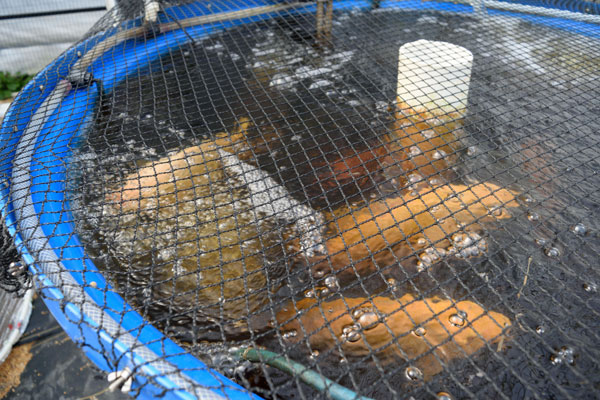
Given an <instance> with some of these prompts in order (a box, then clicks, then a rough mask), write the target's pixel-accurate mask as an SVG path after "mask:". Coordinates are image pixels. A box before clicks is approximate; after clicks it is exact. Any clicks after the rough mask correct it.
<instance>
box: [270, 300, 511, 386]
mask: <svg viewBox="0 0 600 400" xmlns="http://www.w3.org/2000/svg"><path fill="white" fill-rule="evenodd" d="M277 322H278V324H280V325H281V330H282V332H283V333H284V337H285V338H287V339H286V340H289V341H292V342H295V343H298V342H300V343H305V342H306V340H308V343H309V344H310V347H311V349H312V350H318V351H321V352H323V351H332V352H333V353H334V354H337V355H338V356H341V355H343V356H345V357H347V358H363V357H369V356H370V355H376V357H377V358H378V359H379V360H380V361H381V362H383V363H384V364H385V363H392V362H397V361H398V360H402V359H403V360H406V361H409V362H410V363H411V364H413V365H416V366H417V367H418V368H420V369H421V371H422V372H423V374H424V378H425V379H429V378H431V377H432V376H433V375H435V374H437V373H439V372H440V371H442V369H443V368H444V366H445V365H446V364H447V363H448V362H450V361H451V360H452V359H455V358H460V357H466V356H469V355H471V354H473V353H475V352H476V351H478V350H479V349H481V348H483V347H484V346H485V345H486V344H491V343H494V342H497V341H499V340H501V338H502V337H503V334H504V333H503V332H504V329H505V328H507V327H508V326H510V324H511V322H510V320H509V319H508V318H507V317H506V316H504V315H502V314H500V313H497V312H493V311H490V312H486V311H485V310H484V309H483V308H482V307H480V306H479V305H477V304H475V303H473V302H470V301H459V302H456V301H454V300H442V299H439V298H428V299H423V300H417V299H415V298H414V297H413V296H412V295H409V294H406V295H404V296H402V297H401V298H399V299H397V300H395V299H391V298H387V297H372V298H370V299H368V298H349V297H345V298H343V299H337V300H332V301H325V302H321V304H318V302H317V300H315V299H303V300H300V301H298V302H296V305H295V306H294V305H293V304H292V303H289V304H288V305H287V306H286V308H284V309H283V310H282V311H280V312H279V313H277ZM289 332H292V333H293V334H286V333H289Z"/></svg>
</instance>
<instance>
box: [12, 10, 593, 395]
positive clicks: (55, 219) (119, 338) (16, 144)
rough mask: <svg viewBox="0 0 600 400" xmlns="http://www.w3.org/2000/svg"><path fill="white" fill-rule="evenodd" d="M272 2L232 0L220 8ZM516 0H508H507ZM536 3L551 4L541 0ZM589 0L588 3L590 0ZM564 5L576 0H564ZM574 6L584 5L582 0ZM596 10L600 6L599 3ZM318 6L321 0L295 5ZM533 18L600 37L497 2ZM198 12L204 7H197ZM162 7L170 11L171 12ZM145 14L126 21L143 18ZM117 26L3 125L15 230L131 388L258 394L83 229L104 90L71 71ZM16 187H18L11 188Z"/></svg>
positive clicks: (162, 41) (187, 36)
mask: <svg viewBox="0 0 600 400" xmlns="http://www.w3.org/2000/svg"><path fill="white" fill-rule="evenodd" d="M269 4H271V3H269V2H267V1H264V2H262V3H261V2H252V4H251V5H248V4H246V3H244V2H243V1H231V2H229V3H228V7H229V8H228V9H223V8H221V9H219V10H218V11H219V12H228V11H234V10H240V9H244V8H248V7H258V6H264V5H269ZM507 4H508V3H507ZM511 4H514V3H511ZM529 4H530V5H536V6H539V5H546V6H547V3H544V4H533V3H531V2H530V3H529ZM585 4H587V3H585ZM370 6H371V2H370V1H351V0H348V1H339V2H336V3H335V8H336V9H338V10H341V9H349V8H367V7H370ZM380 7H381V8H398V9H406V10H433V11H445V12H452V13H464V14H470V13H473V12H474V10H473V8H472V7H471V6H468V5H461V4H452V3H442V2H421V1H400V2H395V1H394V2H392V1H383V2H381V4H380ZM556 8H557V9H563V10H564V9H567V10H568V9H573V7H566V6H557V7H556ZM575 10H577V11H579V8H578V7H576V8H575ZM594 10H595V8H594ZM167 12H168V14H169V16H171V17H173V16H177V17H178V18H181V19H184V18H190V17H193V16H196V15H206V14H209V13H210V12H211V11H210V10H209V9H208V8H205V7H202V6H198V7H196V8H191V7H185V8H184V7H173V8H170V9H168V10H167ZM290 12H294V13H312V12H314V5H311V4H307V5H305V6H302V7H300V8H295V9H293V11H290ZM488 12H489V13H495V14H503V15H510V16H513V17H519V18H523V19H526V20H528V21H530V22H533V23H537V24H543V25H547V26H550V27H553V28H559V29H565V30H569V31H572V32H577V33H578V34H583V35H587V36H591V37H595V38H600V30H599V29H598V25H595V24H591V23H587V22H581V21H573V20H570V19H563V18H559V17H551V16H541V15H535V14H532V13H527V14H524V13H523V14H521V13H518V12H517V11H514V10H513V11H506V10H504V11H502V10H493V9H491V10H489V11H488ZM194 13H196V14H194ZM282 14H284V12H283V11H279V12H276V13H266V14H262V15H257V16H254V17H248V18H244V19H238V20H231V21H226V22H220V23H211V24H209V25H196V26H193V27H190V28H186V32H185V33H184V32H183V31H182V30H181V29H176V30H172V31H170V32H166V33H164V34H160V35H157V36H156V37H154V38H150V39H146V40H139V41H135V40H130V41H126V42H124V43H120V44H117V45H116V46H114V47H112V48H110V49H108V50H107V51H105V52H104V54H102V55H101V56H99V57H98V58H97V59H95V61H94V62H93V63H92V64H91V66H90V67H89V69H88V71H87V72H91V74H92V76H93V77H94V79H96V80H97V81H101V82H102V90H103V91H104V92H105V93H110V92H111V91H112V90H113V89H114V88H115V87H116V86H117V85H118V84H119V83H120V82H122V81H123V80H124V79H126V78H127V77H128V76H130V75H132V74H135V73H136V72H137V71H138V70H139V69H143V68H146V67H147V66H149V65H150V64H151V63H152V62H153V61H155V60H157V59H158V58H160V57H161V56H162V55H164V54H165V53H166V52H167V51H169V50H170V49H173V48H177V47H180V46H183V45H185V44H187V43H188V42H189V41H190V40H191V38H200V37H203V36H206V35H210V34H212V33H215V32H218V31H221V30H224V29H227V28H229V27H233V26H236V25H240V24H248V23H252V22H255V21H258V20H262V19H268V18H273V17H275V16H281V15H282ZM162 17H164V18H165V20H167V18H166V17H165V16H164V15H163V16H162ZM140 24H141V21H133V22H129V23H127V27H128V28H131V27H135V26H139V25H140ZM116 32H117V31H116V29H114V30H111V31H108V32H103V33H101V34H98V35H96V36H93V37H91V38H89V39H87V40H86V41H84V42H82V43H80V44H78V45H77V46H75V47H73V48H71V49H70V50H69V51H67V52H66V53H64V54H63V55H62V56H60V57H59V58H58V59H57V60H55V61H54V62H53V63H52V64H50V65H49V66H48V67H46V68H45V69H44V70H43V71H42V72H40V73H39V74H38V75H37V76H36V77H35V78H34V79H33V80H32V81H31V82H30V83H29V84H28V85H27V87H26V88H25V89H23V91H22V92H21V93H20V94H19V96H18V97H17V98H16V99H15V101H14V103H13V105H12V107H11V108H10V110H9V112H8V113H7V115H6V118H5V119H4V122H3V124H2V130H1V143H2V148H1V150H0V151H1V156H0V160H1V161H0V162H1V164H0V174H1V175H0V176H1V177H2V186H1V191H2V192H1V196H0V201H1V202H2V204H1V206H2V210H3V213H4V217H5V220H6V223H7V226H8V228H9V230H10V233H11V235H13V236H14V240H15V242H16V243H17V246H18V248H19V250H20V252H21V254H22V257H23V259H24V260H25V262H27V264H28V265H29V268H30V270H31V272H32V273H33V274H34V276H35V283H36V285H37V287H38V288H39V289H40V290H41V291H42V292H43V295H44V301H45V302H46V304H47V306H48V308H49V309H50V310H51V311H52V313H53V315H54V317H55V318H56V319H57V320H58V321H59V323H60V324H61V325H62V327H63V328H64V329H65V331H66V332H67V333H68V334H69V335H70V337H71V338H72V339H73V340H74V341H75V342H76V343H78V344H80V345H81V347H82V348H83V350H84V351H85V353H86V354H87V356H88V357H89V358H90V359H91V360H92V361H93V362H94V363H95V364H96V365H98V366H99V367H100V368H102V369H103V370H105V371H116V370H125V369H126V368H129V369H130V370H132V371H134V375H133V378H134V379H133V389H132V390H133V393H137V394H139V395H141V397H143V398H153V397H157V396H161V395H164V396H165V398H177V399H193V398H229V399H249V398H258V397H257V396H256V395H254V394H252V393H250V392H249V391H247V390H246V389H244V388H242V387H241V386H239V385H237V384H236V383H234V382H232V381H231V380H229V379H227V378H226V377H224V376H222V375H220V374H219V373H218V372H216V371H214V370H211V369H209V368H208V367H207V366H206V365H204V364H203V363H202V362H201V361H200V360H198V359H197V358H195V357H194V356H192V355H190V354H188V353H187V352H186V350H185V349H183V348H181V347H180V346H178V345H177V344H176V343H174V342H173V341H171V340H170V339H168V338H167V337H165V336H164V335H163V333H162V332H160V331H159V330H157V329H156V328H154V327H153V326H152V325H150V324H148V323H147V322H146V321H144V319H143V318H142V316H141V315H140V314H138V313H137V312H136V311H134V310H133V309H132V308H131V307H130V306H129V305H128V304H127V303H126V302H125V301H124V300H123V298H122V297H121V296H120V295H119V294H118V293H116V292H115V291H114V290H112V288H111V287H109V286H108V284H107V282H106V281H105V279H104V277H103V276H102V274H101V273H100V272H99V271H98V269H97V268H96V266H95V265H94V263H93V261H92V260H91V259H89V258H88V257H87V256H86V254H85V251H84V249H83V247H82V245H81V243H80V240H79V239H78V236H77V234H76V232H75V229H74V226H75V224H74V223H73V216H72V214H71V213H70V212H69V211H68V210H69V209H70V208H69V204H68V201H67V199H66V197H65V192H66V188H65V174H66V171H65V165H66V163H65V162H64V160H68V159H69V157H70V156H71V154H72V150H73V144H74V143H76V142H77V138H79V137H83V136H84V135H85V133H86V130H87V129H88V127H89V124H90V119H91V118H92V117H93V116H94V113H95V110H96V107H97V106H98V99H99V90H100V88H99V85H98V84H97V83H95V82H93V83H91V84H85V85H74V84H73V83H72V82H69V81H67V80H65V78H66V77H68V76H69V73H70V70H71V68H72V67H73V66H74V65H75V64H76V62H77V60H78V59H80V57H82V56H84V55H85V54H86V53H87V52H88V51H90V50H91V49H92V48H93V47H94V46H95V45H96V44H98V43H100V42H102V41H105V40H107V39H108V38H110V37H111V36H112V35H115V33H116ZM9 187H11V189H10V190H9Z"/></svg>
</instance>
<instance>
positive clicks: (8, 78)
mask: <svg viewBox="0 0 600 400" xmlns="http://www.w3.org/2000/svg"><path fill="white" fill-rule="evenodd" d="M32 77H33V75H27V74H21V73H19V72H17V73H16V74H11V73H10V72H3V71H0V100H4V99H10V98H11V96H12V94H13V93H14V92H18V91H19V90H21V89H22V88H23V86H25V85H26V84H27V82H29V80H30V79H31V78H32Z"/></svg>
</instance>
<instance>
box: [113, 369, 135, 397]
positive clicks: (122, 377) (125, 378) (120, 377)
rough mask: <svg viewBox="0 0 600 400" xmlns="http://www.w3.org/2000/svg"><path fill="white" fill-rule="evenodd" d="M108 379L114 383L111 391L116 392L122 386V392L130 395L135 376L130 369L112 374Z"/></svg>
mask: <svg viewBox="0 0 600 400" xmlns="http://www.w3.org/2000/svg"><path fill="white" fill-rule="evenodd" d="M107 379H108V381H109V382H112V383H111V384H110V385H109V386H108V390H109V391H111V392H114V391H115V389H116V388H118V387H119V386H120V387H121V392H123V393H128V392H129V391H130V390H131V384H132V383H133V374H132V371H131V369H129V367H125V369H122V370H121V371H115V372H110V373H109V374H108V377H107Z"/></svg>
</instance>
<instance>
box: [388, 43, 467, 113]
mask: <svg viewBox="0 0 600 400" xmlns="http://www.w3.org/2000/svg"><path fill="white" fill-rule="evenodd" d="M472 64H473V54H471V52H470V51H469V50H467V49H465V48H464V47H460V46H457V45H454V44H451V43H446V42H435V41H429V40H417V41H416V42H410V43H406V44H405V45H403V46H402V47H400V51H399V54H398V88H397V95H398V100H399V101H400V102H403V103H406V104H407V105H408V106H409V107H411V108H413V109H416V110H422V111H430V112H435V113H449V112H464V111H465V109H466V107H467V97H468V95H469V83H470V80H471V65H472Z"/></svg>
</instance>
